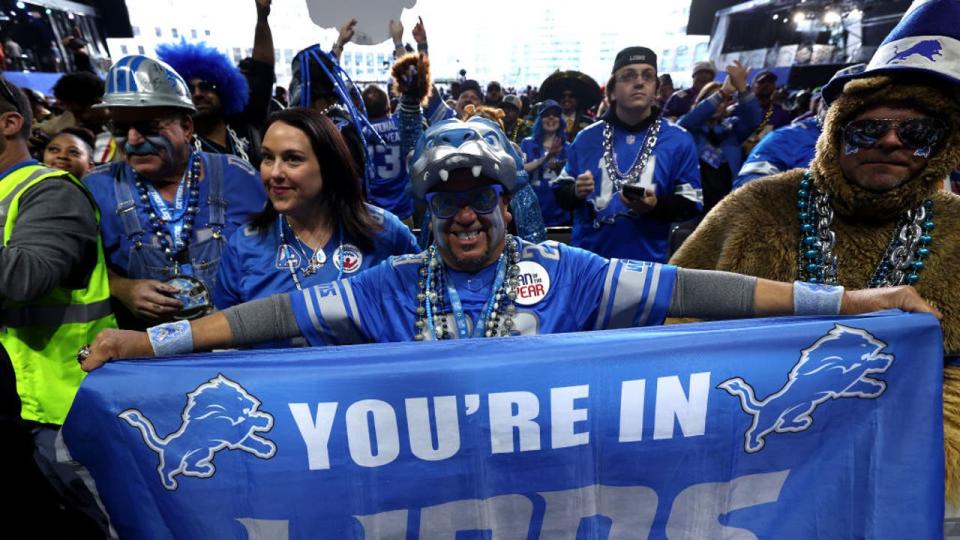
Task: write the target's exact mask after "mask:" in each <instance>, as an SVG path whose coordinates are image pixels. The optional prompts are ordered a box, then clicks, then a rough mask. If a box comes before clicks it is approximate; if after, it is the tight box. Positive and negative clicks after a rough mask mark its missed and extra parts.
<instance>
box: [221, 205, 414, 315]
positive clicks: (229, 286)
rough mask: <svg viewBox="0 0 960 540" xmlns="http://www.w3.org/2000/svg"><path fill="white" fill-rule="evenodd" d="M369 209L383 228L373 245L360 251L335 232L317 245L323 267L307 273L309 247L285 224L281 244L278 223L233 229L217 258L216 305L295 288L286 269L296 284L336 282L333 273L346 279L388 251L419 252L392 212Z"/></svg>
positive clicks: (227, 305) (383, 257)
mask: <svg viewBox="0 0 960 540" xmlns="http://www.w3.org/2000/svg"><path fill="white" fill-rule="evenodd" d="M368 209H369V211H370V215H371V216H372V217H373V218H374V220H376V221H377V222H378V223H380V225H381V226H382V227H383V229H382V230H380V231H379V232H378V233H377V234H376V235H375V236H374V240H373V249H372V250H368V251H361V250H360V248H358V247H357V245H356V243H355V242H354V239H353V238H350V237H344V238H340V237H339V233H337V232H334V234H333V235H332V236H331V237H330V240H328V241H327V244H326V245H325V246H323V248H322V251H323V255H322V257H320V258H321V259H322V260H323V261H324V263H323V265H321V266H320V268H319V269H318V270H317V271H316V272H315V273H313V274H310V275H305V274H304V269H306V268H307V266H308V264H309V258H310V254H308V253H306V252H305V251H304V250H305V249H308V248H305V247H304V246H302V245H300V244H299V243H298V241H297V239H296V238H295V237H293V236H292V234H291V233H290V230H289V228H285V230H284V241H285V242H284V243H281V242H280V232H279V229H278V227H279V226H280V223H279V222H278V221H274V222H273V223H272V224H271V225H270V227H268V228H267V229H266V230H263V231H260V230H257V229H255V228H253V227H250V226H247V227H244V228H243V229H242V230H239V231H237V233H236V234H234V235H233V236H231V237H230V241H229V243H228V244H227V248H226V249H225V250H224V252H223V256H222V257H221V259H220V271H219V279H217V286H216V287H215V288H214V290H213V302H214V304H215V305H216V306H217V309H226V308H228V307H230V306H234V305H236V304H240V303H243V302H248V301H250V300H254V299H256V298H263V297H265V296H270V295H271V294H278V293H284V292H289V291H293V290H295V289H296V284H295V283H294V281H293V277H292V275H291V267H292V269H293V271H294V272H296V275H297V280H298V281H299V282H300V286H301V287H304V288H309V287H312V286H314V285H319V284H321V283H327V282H329V281H332V280H335V279H337V276H338V275H343V277H350V276H353V275H356V274H357V273H359V272H362V271H365V270H367V269H369V268H373V267H376V266H377V265H378V264H380V263H381V262H383V261H386V260H387V259H388V258H389V257H390V256H391V255H402V254H404V253H416V252H417V251H419V247H418V246H417V241H416V238H414V236H413V233H411V232H410V229H408V228H407V227H406V225H404V224H403V223H401V222H400V220H399V219H398V218H397V217H396V216H394V215H393V214H391V213H390V212H387V211H386V210H382V209H380V208H377V207H374V206H369V205H368Z"/></svg>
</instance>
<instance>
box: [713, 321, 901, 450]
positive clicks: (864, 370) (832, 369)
mask: <svg viewBox="0 0 960 540" xmlns="http://www.w3.org/2000/svg"><path fill="white" fill-rule="evenodd" d="M886 346H887V344H886V343H884V342H882V341H880V340H879V339H877V338H876V337H874V336H873V335H872V334H870V332H867V331H866V330H862V329H860V328H851V327H849V326H843V325H840V324H837V325H834V327H833V329H832V330H830V331H829V332H827V334H826V335H824V336H823V337H821V338H820V339H818V340H817V341H815V342H814V343H813V344H812V345H810V346H809V347H807V348H806V349H803V351H801V353H800V360H799V361H798V362H797V363H796V364H795V365H794V366H793V369H792V370H790V374H789V375H788V376H787V383H786V384H785V385H784V386H783V387H782V388H780V390H777V391H776V392H774V393H773V394H771V395H769V396H767V398H766V399H764V400H763V401H757V399H756V398H755V397H754V392H753V387H752V386H750V385H749V384H747V382H746V381H744V380H743V379H741V378H740V377H734V378H732V379H728V380H726V381H723V382H722V383H720V384H719V385H717V388H721V389H723V390H726V391H727V392H729V393H730V394H732V395H734V396H736V397H739V398H740V407H741V408H742V409H743V411H744V412H745V413H747V414H749V415H750V416H752V417H753V423H752V424H751V425H750V429H748V430H747V432H746V434H745V435H744V437H745V438H746V441H745V443H744V450H746V451H747V452H748V453H754V452H759V451H760V450H762V449H763V446H764V444H765V441H764V437H766V436H767V435H769V434H771V433H789V432H798V431H804V430H806V429H807V428H809V427H810V426H811V425H812V424H813V416H812V415H813V411H814V410H815V409H816V408H817V407H818V406H819V405H820V404H822V403H824V402H826V401H827V400H831V399H840V398H861V399H875V398H878V397H880V395H881V394H883V392H884V391H885V390H886V389H887V383H886V382H884V381H882V380H878V379H874V378H872V377H870V376H869V375H871V374H879V373H884V372H886V371H887V370H888V369H890V365H891V364H893V360H894V357H893V355H892V354H888V353H884V352H882V351H883V349H885V348H886Z"/></svg>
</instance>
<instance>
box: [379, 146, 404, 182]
mask: <svg viewBox="0 0 960 540" xmlns="http://www.w3.org/2000/svg"><path fill="white" fill-rule="evenodd" d="M374 150H375V151H376V153H377V154H379V155H381V156H383V165H378V166H377V176H379V177H380V178H383V179H386V178H394V177H395V176H397V175H398V174H400V146H399V145H391V146H389V147H387V146H384V145H382V144H378V145H376V146H375V147H374Z"/></svg>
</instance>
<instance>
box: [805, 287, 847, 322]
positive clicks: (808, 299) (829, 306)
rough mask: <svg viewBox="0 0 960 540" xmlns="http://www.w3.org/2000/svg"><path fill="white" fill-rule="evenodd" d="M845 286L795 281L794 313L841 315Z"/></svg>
mask: <svg viewBox="0 0 960 540" xmlns="http://www.w3.org/2000/svg"><path fill="white" fill-rule="evenodd" d="M842 302H843V287H841V286H834V285H821V284H818V283H806V282H803V281H794V282H793V314H794V315H839V314H840V304H841V303H842Z"/></svg>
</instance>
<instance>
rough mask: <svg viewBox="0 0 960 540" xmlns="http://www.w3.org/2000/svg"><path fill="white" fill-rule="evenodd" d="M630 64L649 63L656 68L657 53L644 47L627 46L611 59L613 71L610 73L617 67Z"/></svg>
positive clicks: (615, 70) (614, 71)
mask: <svg viewBox="0 0 960 540" xmlns="http://www.w3.org/2000/svg"><path fill="white" fill-rule="evenodd" d="M630 64H650V65H651V66H653V67H654V68H656V67H657V54H656V53H655V52H653V51H651V50H650V49H648V48H646V47H627V48H626V49H624V50H622V51H620V52H618V53H617V57H616V58H615V59H614V60H613V71H611V72H610V73H616V72H617V70H618V69H620V68H622V67H623V66H629V65H630Z"/></svg>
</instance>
